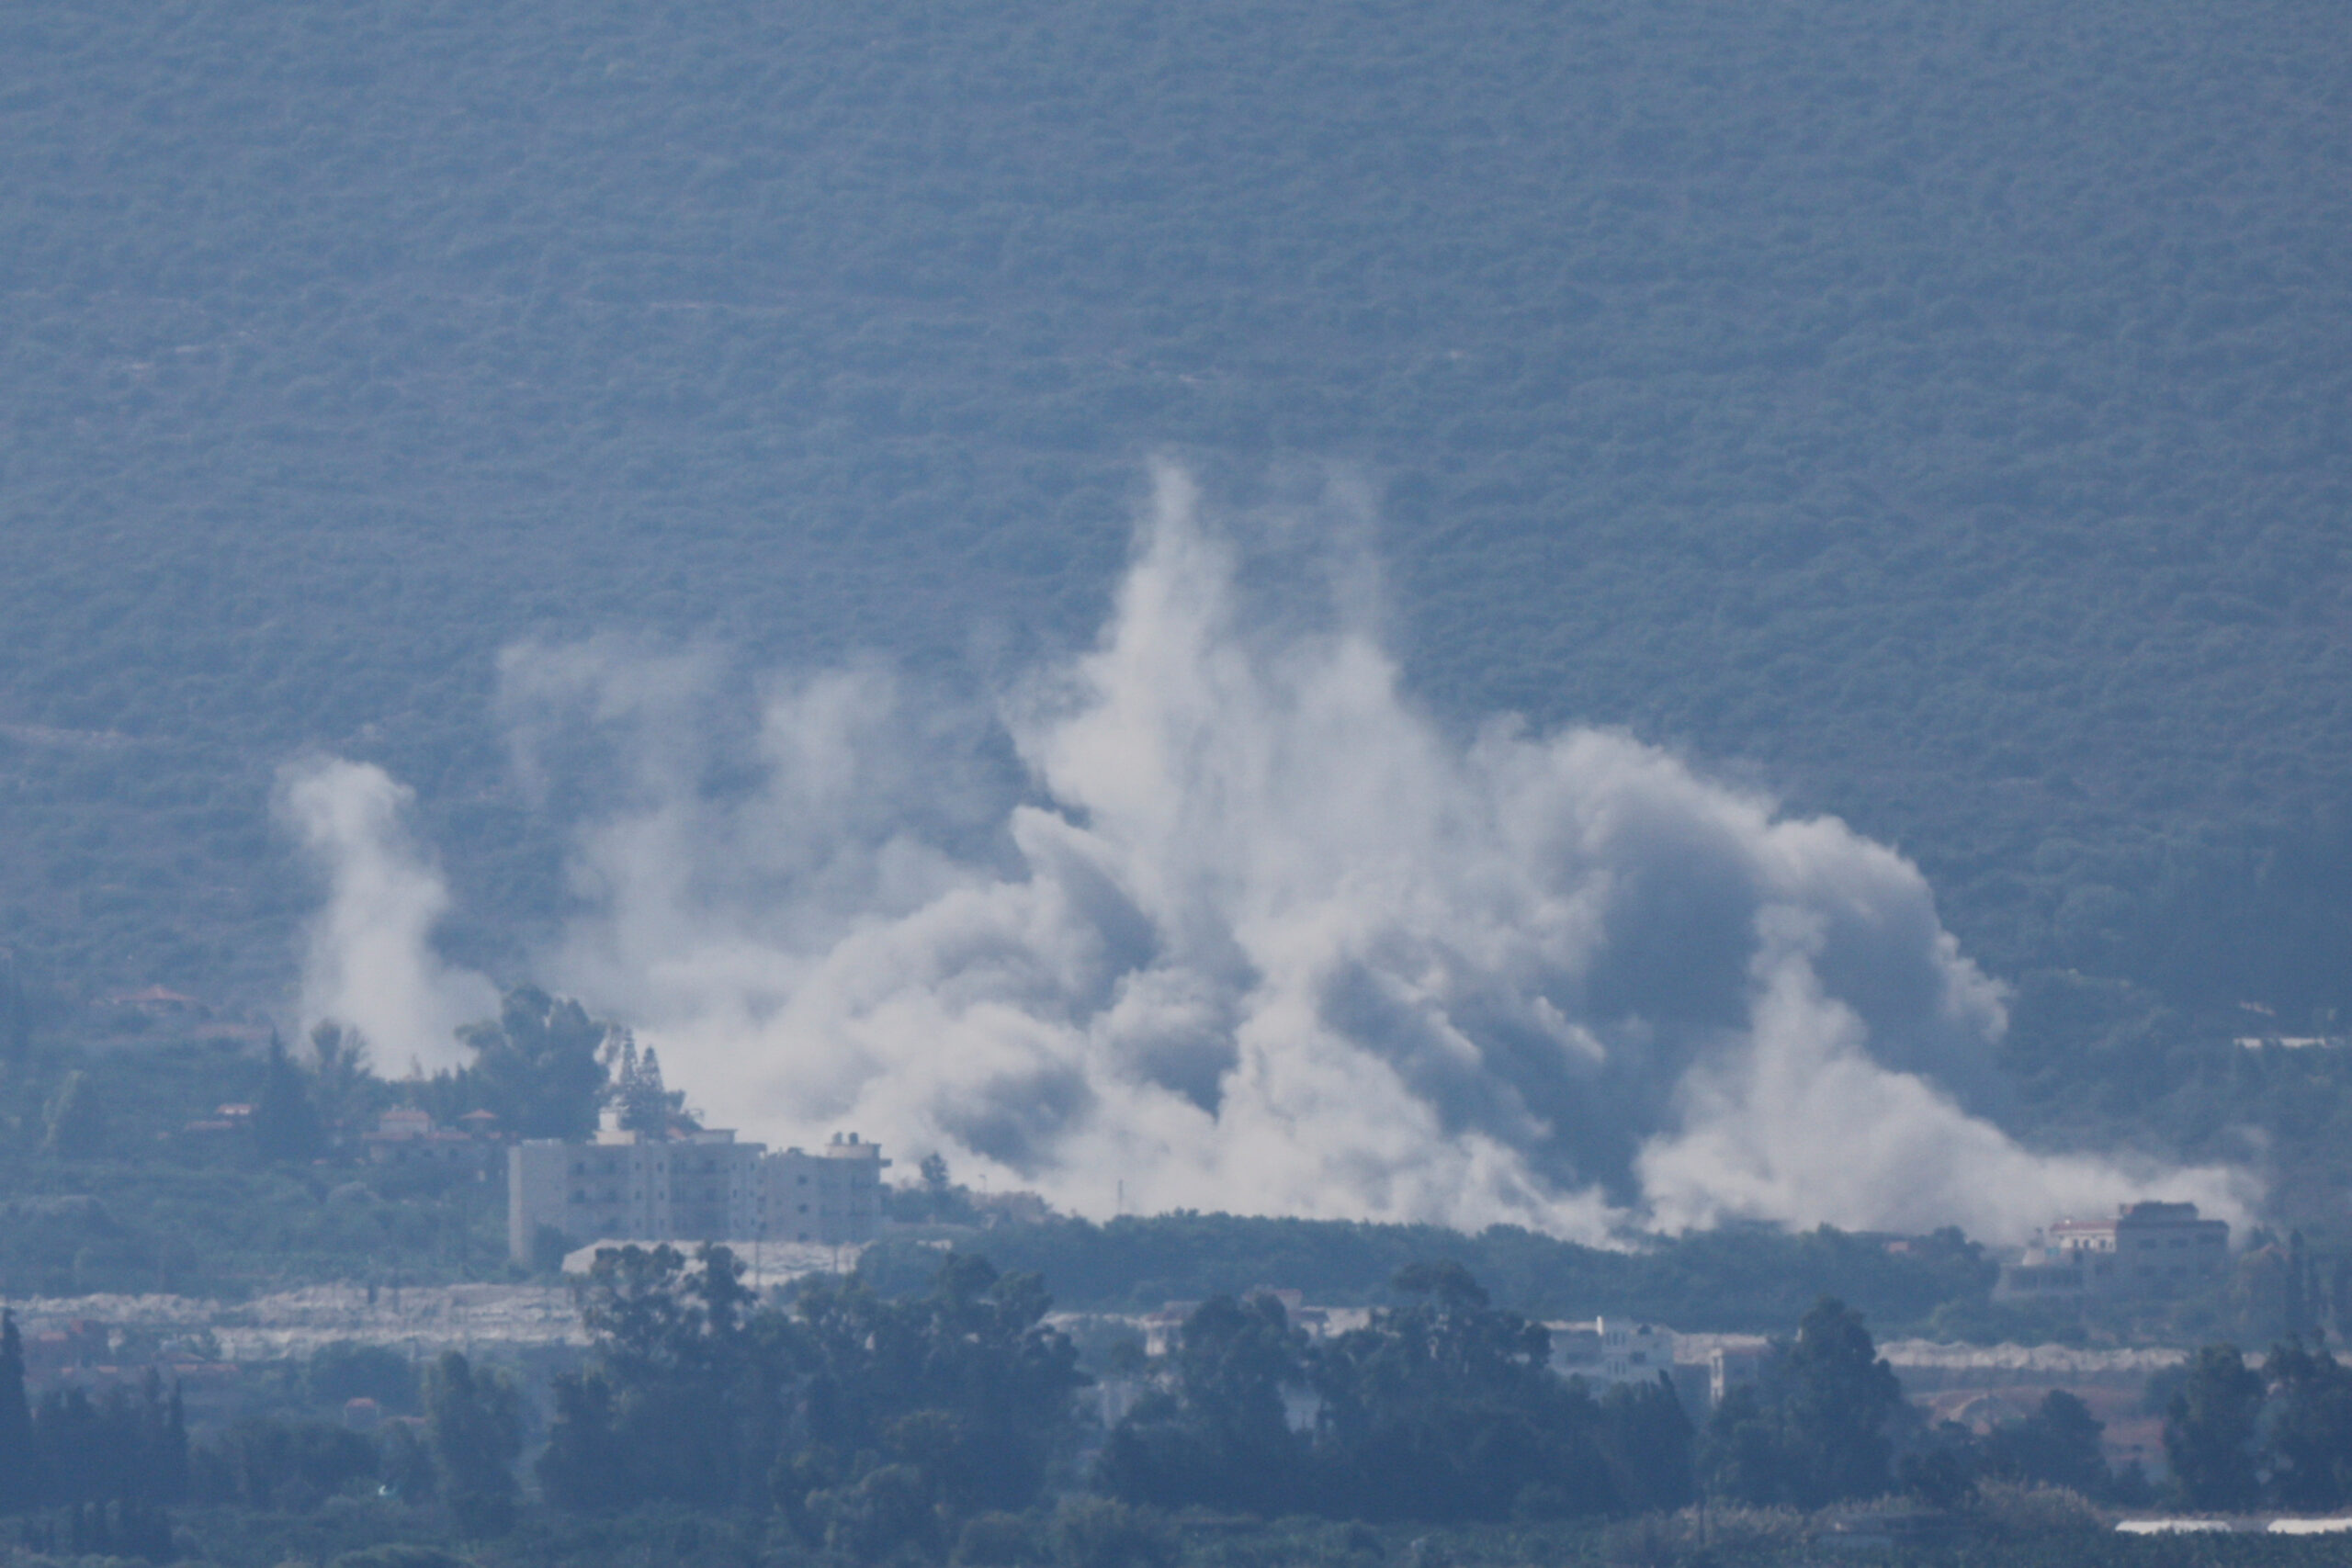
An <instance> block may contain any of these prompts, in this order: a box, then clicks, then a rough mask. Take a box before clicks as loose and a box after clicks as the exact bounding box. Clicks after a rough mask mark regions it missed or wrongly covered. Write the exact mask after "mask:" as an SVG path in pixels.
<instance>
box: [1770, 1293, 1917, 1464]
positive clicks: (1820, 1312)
mask: <svg viewBox="0 0 2352 1568" xmlns="http://www.w3.org/2000/svg"><path fill="white" fill-rule="evenodd" d="M1787 1370H1788V1374H1789V1378H1790V1381H1791V1384H1792V1387H1791V1388H1790V1391H1789V1402H1788V1412H1787V1421H1788V1438H1789V1441H1790V1444H1791V1449H1792V1455H1791V1457H1792V1459H1793V1460H1794V1461H1795V1462H1796V1465H1797V1471H1798V1476H1799V1482H1798V1497H1799V1499H1800V1501H1802V1502H1804V1503H1805V1504H1807V1505H1808V1506H1816V1507H1817V1506H1820V1505H1821V1504H1823V1503H1826V1502H1829V1501H1831V1500H1833V1499H1835V1498H1839V1497H1872V1496H1876V1495H1879V1494H1880V1493H1883V1492H1884V1491H1885V1490H1886V1489H1887V1487H1888V1485H1889V1483H1891V1482H1892V1480H1893V1474H1892V1472H1891V1470H1890V1468H1889V1467H1890V1464H1891V1462H1892V1460H1893V1456H1894V1441H1893V1439H1892V1438H1890V1437H1889V1435H1888V1432H1887V1423H1888V1421H1889V1420H1890V1419H1891V1418H1892V1417H1893V1416H1894V1413H1895V1411H1897V1410H1898V1409H1900V1408H1901V1407H1902V1404H1903V1385H1902V1383H1901V1382H1899V1381H1898V1380H1897V1379H1896V1378H1895V1375H1894V1368H1892V1367H1890V1366H1888V1365H1887V1364H1886V1362H1885V1361H1884V1360H1883V1359H1881V1358H1880V1356H1879V1353H1878V1347H1877V1346H1876V1345H1875V1344H1873V1343H1872V1342H1871V1333H1870V1329H1869V1328H1868V1327H1867V1326H1866V1325H1864V1324H1863V1322H1862V1314H1860V1313H1858V1312H1855V1311H1854V1310H1852V1309H1851V1308H1849V1307H1848V1306H1847V1305H1846V1303H1843V1302H1841V1301H1838V1299H1836V1298H1835V1297H1833V1296H1824V1297H1823V1298H1822V1299H1821V1300H1820V1301H1818V1302H1816V1303H1814V1305H1813V1308H1812V1310H1811V1311H1809V1312H1807V1313H1806V1314H1804V1321H1803V1322H1802V1323H1800V1324H1799V1325H1797V1342H1796V1344H1795V1345H1794V1346H1793V1347H1792V1348H1791V1349H1790V1351H1789V1357H1788V1368H1787Z"/></svg>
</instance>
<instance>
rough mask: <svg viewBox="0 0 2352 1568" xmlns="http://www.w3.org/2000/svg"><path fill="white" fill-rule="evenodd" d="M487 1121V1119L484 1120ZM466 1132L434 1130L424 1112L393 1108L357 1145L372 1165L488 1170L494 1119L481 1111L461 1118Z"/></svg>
mask: <svg viewBox="0 0 2352 1568" xmlns="http://www.w3.org/2000/svg"><path fill="white" fill-rule="evenodd" d="M484 1118H487V1120H484ZM465 1121H466V1131H464V1132H453V1131H451V1130H450V1129H448V1128H446V1127H436V1126H435V1125H434V1124H433V1118H432V1117H431V1116H430V1115H428V1114H427V1113H426V1112H424V1111H418V1110H414V1109H413V1108H411V1107H409V1106H404V1105H403V1106H395V1107H394V1108H393V1109H391V1110H390V1111H385V1112H384V1113H383V1115H381V1116H379V1117H378V1118H377V1120H376V1130H375V1131H374V1132H372V1133H362V1134H359V1146H360V1147H361V1148H363V1149H365V1150H366V1151H367V1154H368V1162H369V1163H370V1164H373V1165H447V1166H457V1167H459V1168H464V1169H471V1170H487V1169H489V1168H490V1160H491V1151H492V1149H494V1148H495V1147H496V1146H497V1137H496V1131H495V1130H496V1128H497V1125H498V1118H497V1117H495V1116H492V1115H491V1114H490V1113H489V1112H488V1111H481V1112H478V1113H474V1114H471V1115H469V1116H468V1117H466V1118H465Z"/></svg>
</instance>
